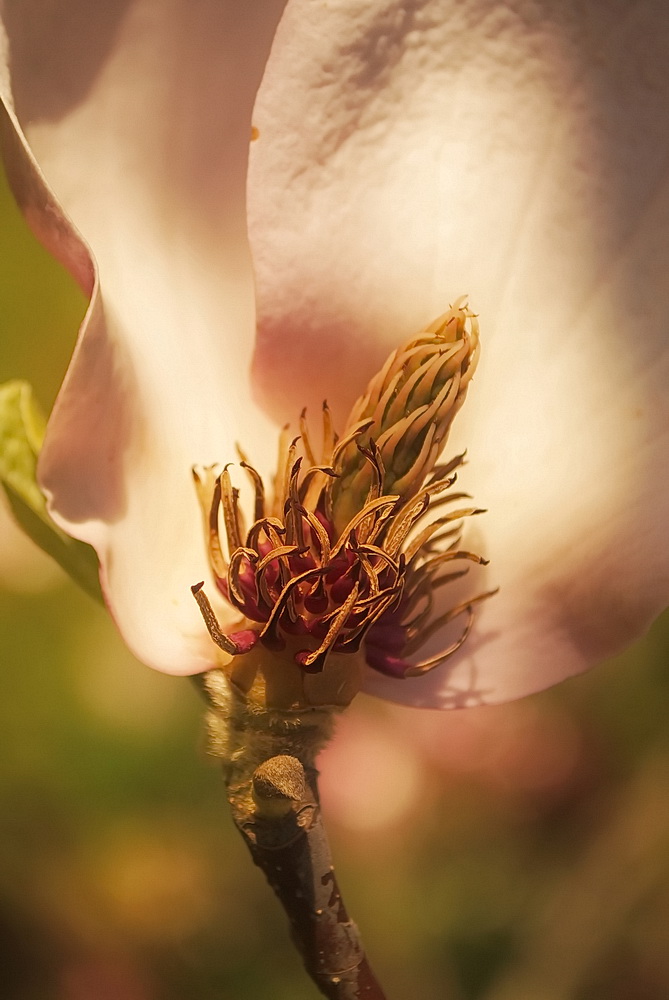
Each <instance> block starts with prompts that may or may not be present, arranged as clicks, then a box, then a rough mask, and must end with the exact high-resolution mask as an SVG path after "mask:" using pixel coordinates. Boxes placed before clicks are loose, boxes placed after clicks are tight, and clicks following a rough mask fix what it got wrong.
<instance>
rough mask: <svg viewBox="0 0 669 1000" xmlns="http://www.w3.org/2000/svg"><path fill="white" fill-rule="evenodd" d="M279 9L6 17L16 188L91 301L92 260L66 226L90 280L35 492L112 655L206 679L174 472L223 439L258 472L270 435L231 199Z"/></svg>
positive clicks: (167, 8)
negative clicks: (120, 641) (94, 566)
mask: <svg viewBox="0 0 669 1000" xmlns="http://www.w3.org/2000/svg"><path fill="white" fill-rule="evenodd" d="M282 7H283V3H282V0H269V2H265V3H262V4H248V5H240V4H239V3H237V2H234V0H199V2H196V3H190V2H186V0H166V2H161V3H153V2H151V0H117V2H105V3H100V4H96V3H88V2H85V0H68V2H62V3H59V4H56V5H47V7H45V5H44V4H42V3H38V2H30V0H21V2H20V3H11V2H8V3H7V4H6V5H5V6H4V7H3V15H2V17H3V22H4V29H5V32H6V39H5V43H4V44H3V45H2V46H0V52H4V53H5V57H6V59H7V61H8V63H9V66H10V69H11V80H10V77H9V75H8V74H7V71H6V67H3V69H2V70H1V71H0V87H1V88H2V91H1V92H2V94H3V96H4V98H5V103H6V104H7V106H8V107H9V108H11V107H12V105H13V109H14V111H13V113H12V112H9V113H8V114H5V115H3V116H2V122H3V133H4V137H5V144H6V147H7V160H8V167H9V171H10V174H11V176H12V181H13V186H14V188H15V190H16V192H17V196H18V198H19V200H20V202H21V204H22V207H23V209H24V211H25V213H26V216H27V218H28V221H29V222H30V223H31V225H32V226H33V228H34V229H35V231H36V232H37V234H38V235H39V236H40V238H41V239H42V240H43V241H44V242H45V243H46V245H47V246H48V247H49V249H50V250H51V251H52V252H54V253H55V254H56V256H59V257H60V259H61V260H63V262H64V263H65V264H66V265H67V266H68V267H69V268H70V269H71V270H72V271H73V273H75V274H76V275H77V277H78V278H79V280H80V281H81V282H82V284H83V285H84V287H86V288H87V290H88V291H91V290H92V289H91V281H92V275H93V271H92V267H91V261H90V257H89V254H88V251H87V250H86V247H85V245H84V244H83V242H82V239H81V238H79V237H78V236H77V234H76V232H74V231H73V228H72V225H71V224H70V222H68V219H67V218H66V217H65V215H66V216H67V217H69V220H70V221H71V223H72V224H73V225H74V227H76V229H77V230H78V231H79V232H80V233H81V234H82V236H83V239H85V240H86V243H87V244H88V246H90V248H91V250H92V254H93V255H94V258H95V261H96V264H97V269H98V273H99V276H100V288H99V289H98V288H96V289H95V291H94V292H93V298H92V301H91V308H90V310H89V315H88V318H87V321H86V324H85V328H84V330H83V331H82V336H81V339H80V342H79V344H78V347H77V350H76V353H75V357H74V360H73V363H72V365H71V367H70V370H69V372H68V376H67V379H66V382H65V385H64V387H63V390H62V392H61V394H60V396H59V399H58V401H57V404H56V408H55V411H54V414H53V417H52V419H51V422H50V426H49V432H48V436H47V442H46V445H45V451H44V454H43V457H42V462H41V476H42V481H43V484H44V486H45V488H46V489H47V491H48V492H49V493H50V494H51V502H52V511H53V513H54V516H55V517H56V518H57V519H58V521H59V523H60V524H62V525H63V527H64V528H65V529H66V530H67V531H69V532H70V533H71V534H72V535H74V536H76V537H78V538H82V539H84V540H85V541H88V542H90V543H91V544H93V545H94V546H95V547H96V549H97V551H98V554H99V556H100V559H101V562H102V570H103V573H102V575H103V584H104V586H105V590H106V593H107V597H108V599H109V602H110V607H111V610H112V612H113V614H114V615H115V617H116V619H117V622H118V624H119V626H120V628H121V631H122V632H123V634H124V637H125V639H126V641H127V642H128V644H129V645H130V646H131V648H132V649H133V651H134V652H135V653H136V654H137V655H138V656H139V657H140V658H141V659H143V660H144V661H145V662H147V663H150V664H151V665H153V666H155V667H158V668H159V669H163V670H166V671H170V672H175V673H191V672H194V671H197V670H201V669H205V668H206V667H207V666H209V665H211V663H212V661H213V654H214V652H215V647H213V645H212V643H211V641H210V640H209V638H208V636H207V635H206V633H205V631H204V627H203V624H202V621H201V619H200V616H199V612H198V610H197V607H196V605H195V602H194V601H193V598H192V596H191V594H190V592H189V587H190V585H191V584H193V583H197V582H198V580H201V579H203V578H204V577H205V576H206V573H207V563H206V559H205V554H204V547H203V540H202V529H201V523H200V513H199V510H198V507H197V504H196V501H195V495H194V492H193V488H192V483H191V478H190V475H191V474H190V468H191V466H192V465H193V464H194V463H203V464H211V463H214V462H225V461H228V460H230V459H231V458H234V441H235V439H236V438H240V439H241V438H242V437H243V440H244V443H245V446H246V447H247V448H248V450H249V451H251V452H252V453H254V448H256V449H257V448H259V447H260V446H261V445H262V437H263V429H264V428H265V426H266V423H265V422H264V420H263V419H262V418H261V416H260V415H259V413H258V412H257V410H256V409H255V408H254V405H253V403H252V401H251V398H250V391H249V385H248V381H249V380H248V377H247V366H248V363H249V358H250V351H251V345H252V337H253V289H252V275H251V269H250V261H249V255H248V248H247V242H246V219H245V204H244V186H245V179H246V161H247V156H248V145H249V139H250V134H251V111H252V104H253V100H254V97H255V92H256V90H257V86H258V83H259V80H260V77H261V74H262V71H263V67H264V64H265V60H266V57H267V52H268V50H269V45H270V43H271V39H272V35H273V32H274V28H275V25H276V21H277V19H278V17H279V15H280V13H281V9H282ZM10 82H11V93H10V92H9V89H8V88H9V85H10ZM19 126H20V127H21V128H22V129H23V130H24V132H25V134H26V136H27V139H28V142H29V144H30V148H31V150H32V153H33V154H34V157H35V159H36V161H37V162H38V163H39V165H40V167H41V168H42V170H43V172H44V176H45V178H46V182H48V184H49V185H50V187H51V189H52V191H53V193H54V196H55V197H50V196H49V193H48V189H47V188H46V186H45V183H44V180H43V179H42V178H41V177H40V175H39V173H38V171H37V168H36V166H35V162H33V161H32V160H31V158H30V154H29V152H28V150H27V149H25V148H24V147H23V146H22V137H21V134H20V131H19ZM63 212H64V213H65V215H64V214H63ZM100 289H101V290H100Z"/></svg>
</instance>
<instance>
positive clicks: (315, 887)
mask: <svg viewBox="0 0 669 1000" xmlns="http://www.w3.org/2000/svg"><path fill="white" fill-rule="evenodd" d="M267 770H273V771H274V775H273V777H272V778H271V779H270V780H269V781H267V779H266V777H265V773H261V774H260V775H259V772H261V768H258V770H257V771H256V772H255V775H254V785H255V788H254V793H255V794H254V796H253V798H254V800H255V802H256V809H255V810H254V811H253V813H252V814H249V813H248V812H247V811H246V810H244V809H243V808H242V809H241V810H240V809H239V808H238V806H239V802H240V798H239V797H238V796H236V795H233V796H231V806H232V811H233V816H234V819H235V823H236V825H237V827H238V829H239V831H240V833H241V834H242V837H243V838H244V840H245V841H246V844H247V846H248V848H249V850H250V852H251V857H252V858H253V860H254V862H255V864H256V865H258V867H259V868H261V869H262V871H263V872H264V873H265V876H266V877H267V881H268V882H269V884H270V885H271V887H272V888H273V889H274V892H275V893H276V895H277V897H278V898H279V900H280V902H281V904H282V906H283V908H284V910H285V911H286V915H287V916H288V919H289V921H290V926H291V933H292V938H293V942H294V943H295V945H296V947H297V948H298V950H299V951H300V953H301V955H302V958H303V961H304V965H305V968H306V970H307V972H308V973H309V975H310V976H311V978H312V979H313V981H314V982H315V984H316V985H317V987H318V989H319V990H320V992H321V993H322V994H323V996H325V997H329V998H331V1000H385V994H384V993H383V990H382V989H381V987H380V985H379V983H378V982H377V980H376V978H375V977H374V973H373V972H372V970H371V969H370V967H369V964H368V962H367V958H366V957H365V953H364V950H363V947H362V942H361V940H360V934H359V932H358V928H357V927H356V925H355V923H354V922H353V921H352V920H351V919H350V918H349V916H348V913H347V911H346V907H345V906H344V902H343V900H342V897H341V894H340V892H339V886H338V884H337V878H336V875H335V871H334V866H333V864H332V855H331V852H330V845H329V843H328V839H327V835H326V833H325V828H324V825H323V822H322V818H321V811H320V806H319V804H318V791H317V785H316V771H315V770H314V769H311V768H310V769H309V770H308V771H307V772H305V769H304V768H303V765H302V763H301V762H300V761H299V760H298V759H297V758H296V757H291V756H288V755H281V756H277V757H274V758H271V759H270V760H269V761H267V762H265V765H263V768H262V771H263V772H266V771H267ZM305 776H306V780H305ZM259 777H260V779H261V780H260V781H259V780H258V779H259ZM259 784H262V785H263V790H262V792H263V793H264V794H263V793H261V794H258V785H259ZM291 785H292V786H293V787H295V786H298V787H299V786H300V785H301V786H302V790H303V791H302V795H301V796H300V799H299V800H297V801H295V800H293V801H292V802H291V804H290V806H289V807H288V808H287V810H286V811H285V812H283V814H281V812H278V811H277V803H278V802H280V801H281V799H282V798H283V800H284V801H287V799H288V796H286V797H283V796H282V786H284V787H285V786H291Z"/></svg>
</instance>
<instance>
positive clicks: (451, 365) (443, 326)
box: [332, 299, 479, 530]
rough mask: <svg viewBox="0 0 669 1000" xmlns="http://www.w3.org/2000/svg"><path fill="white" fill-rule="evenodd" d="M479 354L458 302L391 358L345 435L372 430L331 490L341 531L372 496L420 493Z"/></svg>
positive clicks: (349, 454)
mask: <svg viewBox="0 0 669 1000" xmlns="http://www.w3.org/2000/svg"><path fill="white" fill-rule="evenodd" d="M478 348H479V328H478V321H477V319H476V317H475V316H474V315H473V314H472V313H471V312H470V311H469V309H468V308H467V305H466V303H465V301H464V300H462V299H460V300H458V301H457V302H456V303H455V304H454V305H453V306H452V307H451V309H450V310H449V311H448V312H447V313H444V315H443V316H440V317H439V319H437V320H435V321H434V323H432V324H431V325H430V326H428V327H427V328H426V329H425V330H423V331H421V333H419V334H418V335H417V336H416V337H414V338H413V339H412V340H410V341H408V342H407V343H406V344H404V345H403V346H402V347H400V348H398V349H397V350H396V351H394V352H393V354H391V356H390V357H389V359H388V361H387V362H386V364H385V365H384V367H383V368H382V370H381V371H380V372H379V373H378V375H376V376H375V377H374V378H373V379H372V381H371V382H370V384H369V386H368V387H367V391H366V392H365V394H364V395H363V396H361V397H360V399H358V401H357V402H356V403H355V405H354V406H353V409H352V410H351V413H350V416H349V418H348V422H347V428H350V427H352V426H353V425H354V424H357V423H359V422H360V421H364V420H371V424H370V426H369V427H368V428H367V429H366V430H365V432H364V433H363V434H361V435H360V436H359V437H358V438H357V440H356V441H354V442H352V443H351V444H349V445H348V447H347V448H346V449H345V450H344V451H343V453H342V455H341V456H340V460H339V463H338V467H337V472H338V473H339V478H338V479H337V481H336V482H335V483H334V485H333V489H332V512H333V517H334V521H335V526H336V527H337V528H338V529H339V530H341V529H342V528H343V527H344V526H345V525H346V524H347V523H348V522H349V520H350V519H351V517H353V516H354V514H355V513H356V512H357V511H359V510H360V509H361V508H362V507H363V506H364V504H365V501H366V499H367V497H368V496H369V494H370V491H372V494H374V493H376V494H377V495H393V494H398V495H399V496H401V497H402V498H409V497H411V496H414V495H415V494H417V493H418V492H419V491H420V489H421V487H422V485H423V483H424V482H425V480H426V478H427V477H428V476H429V475H430V473H431V472H432V470H433V469H434V466H435V464H436V462H437V460H438V458H439V455H440V454H441V452H442V450H443V447H444V445H445V443H446V438H447V437H448V432H449V430H450V427H451V424H452V422H453V419H454V418H455V415H456V413H457V412H458V411H459V409H460V407H461V406H462V404H463V403H464V400H465V396H466V394H467V388H468V385H469V382H470V380H471V377H472V375H473V374H474V371H475V369H476V363H477V360H478V353H479V350H478ZM345 433H346V432H345Z"/></svg>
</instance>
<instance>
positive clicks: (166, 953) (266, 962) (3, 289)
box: [0, 181, 669, 1000]
mask: <svg viewBox="0 0 669 1000" xmlns="http://www.w3.org/2000/svg"><path fill="white" fill-rule="evenodd" d="M83 308H84V303H83V300H82V299H81V296H80V295H79V294H78V292H77V290H76V289H75V287H74V286H73V284H72V282H71V281H70V280H69V279H68V277H67V276H66V275H64V274H63V273H62V271H61V270H60V269H59V268H58V267H57V266H56V265H55V264H54V263H53V261H51V260H50V259H49V258H48V256H47V255H46V254H45V252H44V251H42V249H41V248H40V247H39V246H38V245H37V244H36V243H35V241H34V240H33V238H32V237H31V235H30V233H29V232H28V231H27V229H26V227H25V225H24V223H23V221H22V219H21V217H20V215H19V213H18V212H17V210H16V209H15V208H14V206H13V203H12V202H11V199H10V197H9V195H8V192H7V189H6V186H5V184H4V181H3V182H2V185H0V317H1V319H0V323H1V340H0V343H1V349H0V380H5V379H9V378H13V377H17V376H21V377H25V378H27V379H29V380H30V381H31V382H32V383H33V384H34V386H35V388H36V390H37V394H38V396H39V398H40V399H41V401H42V403H43V405H44V406H45V407H46V408H47V409H48V408H49V407H50V405H51V404H52V402H53V399H54V397H55V393H56V391H57V388H58V385H59V382H60V380H61V378H62V375H63V372H64V370H65V367H66V364H67V360H68V357H69V355H70V352H71V349H72V345H73V341H74V331H75V330H76V328H77V326H78V323H79V321H80V319H81V316H82V313H83ZM668 649H669V617H666V616H665V618H664V620H661V621H660V622H659V623H658V624H657V625H656V626H655V628H654V629H653V630H652V632H651V634H650V635H649V636H648V637H647V638H645V639H643V640H642V641H640V642H639V643H638V644H637V645H636V646H635V647H634V648H633V649H631V650H630V651H629V652H627V653H626V654H625V655H623V656H621V657H619V658H618V659H616V660H615V661H613V662H611V663H608V664H605V665H603V666H601V667H599V668H598V669H597V670H595V671H593V672H592V673H590V674H589V675H587V676H585V677H582V678H578V679H576V680H572V681H569V682H567V683H565V684H564V685H562V686H561V687H559V688H557V689H555V690H553V691H550V692H546V693H545V694H542V695H540V696H537V697H533V698H529V699H526V700H525V701H522V702H518V703H515V704H511V705H508V706H502V707H499V708H490V709H475V710H470V711H467V712H460V713H444V714H439V713H434V712H417V711H411V710H408V709H406V710H402V709H398V708H393V707H390V706H385V705H383V704H381V703H377V702H374V701H373V700H371V699H365V698H363V697H361V698H359V699H358V700H357V701H356V703H355V704H354V706H353V707H352V709H351V710H350V711H349V713H347V715H346V716H345V717H344V718H343V719H342V723H341V726H340V730H339V733H338V736H337V738H336V740H335V742H334V744H333V745H332V747H331V748H330V749H329V750H328V751H327V752H326V754H325V755H324V758H323V798H324V804H325V811H326V818H327V822H328V825H329V829H330V833H331V838H332V841H333V849H334V852H335V857H336V860H337V863H338V869H339V875H340V882H341V884H342V887H343V890H344V894H345V897H346V899H347V901H348V903H349V908H350V910H351V911H352V913H353V915H354V916H355V918H356V920H357V921H358V923H359V925H360V926H361V929H362V932H363V937H364V940H365V942H366V945H367V949H368V952H369V955H370V958H371V961H372V964H373V966H374V967H375V969H376V970H377V972H378V975H379V977H380V979H381V981H382V982H383V983H384V985H385V986H386V989H387V993H388V1000H403V998H407V997H420V998H421V1000H444V998H452V1000H478V998H485V1000H526V998H527V1000H664V998H666V997H669V947H667V945H668V943H669V932H668V928H669V727H668V726H667V723H666V717H667V709H668V708H669V674H668V671H667V669H666V660H667V650H668ZM0 665H1V669H0V686H1V690H0V997H2V998H3V1000H5V998H6V1000H251V998H252V1000H315V998H316V991H315V989H314V987H312V986H311V984H310V982H309V981H308V980H307V978H306V976H305V975H304V973H303V972H302V969H301V966H300V963H299V960H298V958H297V956H296V955H295V953H294V952H293V949H292V946H291V944H290V942H289V939H288V933H287V929H286V926H285V923H284V918H283V915H282V913H281V912H280V911H279V908H278V905H277V904H275V902H274V899H273V898H272V896H271V894H270V892H269V890H268V889H267V887H266V885H265V884H264V881H263V878H262V876H261V875H260V873H258V872H257V871H256V870H255V869H253V867H252V865H251V862H250V860H249V858H248V857H247V856H246V850H245V847H244V845H243V844H242V842H241V840H240V839H239V837H238V836H237V834H236V833H235V831H234V830H233V828H232V823H231V821H230V819H229V817H228V812H227V804H226V801H225V795H224V791H223V787H222V782H221V779H220V777H219V775H218V773H217V769H216V766H215V765H214V764H211V763H210V762H209V761H208V760H207V759H206V756H205V753H204V750H203V747H202V743H203V741H202V726H201V714H202V711H201V704H200V702H199V700H198V697H197V695H196V694H195V692H194V690H193V689H192V687H191V685H190V684H189V683H188V681H187V680H184V679H176V678H170V677H166V676H162V675H160V674H157V673H154V672H152V671H150V670H149V669H147V668H146V667H144V666H142V665H140V664H138V663H137V662H135V661H134V660H133V659H132V657H131V656H130V654H129V653H128V652H127V651H126V650H125V649H124V647H123V644H122V643H121V641H120V639H119V638H118V636H117V635H116V633H115V631H114V629H113V627H112V625H111V623H110V621H109V620H108V619H107V617H106V616H105V614H104V612H103V611H102V610H101V609H100V608H98V607H97V606H95V605H94V604H93V603H92V602H91V601H90V600H89V599H88V598H87V597H85V596H84V595H83V594H82V593H80V592H79V591H78V590H77V589H76V588H75V586H74V585H73V584H71V583H70V582H69V581H68V580H67V579H65V578H64V576H63V575H62V574H61V572H60V571H59V570H58V569H57V568H56V567H55V566H53V565H51V564H50V563H49V561H48V560H47V559H46V557H43V556H42V555H41V554H40V553H39V552H37V551H36V550H35V549H34V548H33V546H32V545H31V544H30V543H29V542H27V541H26V540H25V539H23V538H22V536H21V535H20V534H19V533H18V532H16V531H13V530H12V529H11V526H10V525H9V523H8V521H7V515H6V512H4V511H0Z"/></svg>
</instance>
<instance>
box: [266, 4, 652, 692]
mask: <svg viewBox="0 0 669 1000" xmlns="http://www.w3.org/2000/svg"><path fill="white" fill-rule="evenodd" d="M667 67H669V8H667V6H666V4H665V3H664V2H663V0H648V2H638V3H630V2H628V0H619V2H615V0H614V2H612V3H608V4H581V3H571V2H567V3H564V4H549V3H546V2H543V0H534V2H530V3H516V2H514V3H498V2H493V0H464V2H462V3H458V4H445V3H442V2H440V0H424V2H417V3H413V4H411V5H406V4H397V3H392V2H377V3H368V4H360V3H357V2H355V0H339V2H334V3H330V4H328V5H327V6H324V5H315V4H312V3H309V2H307V0H291V2H290V3H289V5H288V7H287V10H286V13H285V15H284V18H283V20H282V22H281V24H280V26H279V30H278V33H277V38H276V40H275V44H274V48H273V51H272V56H271V58H270V61H269V64H268V68H267V71H266V75H265V78H264V81H263V86H262V88H261V91H260V94H259V100H258V103H257V106H256V112H255V116H254V121H255V123H256V125H257V126H258V128H259V130H260V139H259V141H258V143H257V144H256V145H255V147H254V149H253V152H252V157H251V165H250V179H249V211H250V225H251V244H252V249H253V253H254V260H255V264H256V269H257V283H258V294H259V321H260V333H259V341H258V346H257V354H256V358H255V377H256V381H257V385H258V387H259V389H260V391H261V393H262V396H263V398H264V400H265V403H266V406H267V408H268V410H269V411H270V412H271V413H272V414H273V415H274V416H275V417H277V418H279V419H284V417H285V416H286V415H288V414H289V413H291V414H292V412H293V411H294V409H295V402H294V400H295V398H299V399H300V402H305V403H310V404H311V405H317V403H318V401H319V400H320V399H321V398H322V397H323V396H327V397H328V399H329V400H330V401H331V402H332V403H336V404H337V407H338V413H339V417H340V420H341V416H342V414H343V413H344V412H345V410H346V407H347V406H348V405H349V404H350V402H351V401H352V399H353V397H354V396H355V395H356V394H358V393H359V392H360V391H361V390H362V388H363V387H364V384H365V382H366V380H367V378H369V376H370V375H371V374H372V373H373V372H374V370H375V369H376V367H377V366H378V365H379V363H380V362H382V360H383V358H384V356H385V354H386V353H387V352H388V350H389V348H390V347H391V346H395V345H396V344H397V343H399V342H401V341H402V340H403V339H405V338H406V337H407V336H408V335H410V334H411V333H412V332H413V331H414V330H418V329H420V328H421V326H422V325H423V324H424V323H426V322H428V321H430V320H431V319H433V318H434V317H435V316H437V315H438V314H439V313H440V312H442V311H443V309H444V308H445V307H446V305H447V303H448V302H449V301H452V300H453V299H455V298H456V297H457V296H459V295H461V294H462V293H468V294H469V296H470V297H471V302H472V304H473V306H474V307H475V308H476V310H477V311H478V312H479V313H480V321H481V331H482V344H483V352H482V362H481V365H480V368H479V371H478V372H477V375H476V377H475V379H474V383H473V385H472V388H471V390H470V394H469V397H468V400H467V403H466V405H465V407H464V410H463V411H462V413H461V414H460V416H459V417H458V420H457V421H456V425H455V431H454V434H453V436H452V438H451V441H450V443H449V452H452V453H454V454H455V453H457V452H458V451H459V450H461V449H462V448H463V447H467V449H468V458H469V465H468V466H467V468H466V469H465V470H464V471H463V473H462V475H461V477H460V485H461V486H463V487H464V488H465V489H469V491H470V492H472V493H473V494H474V496H475V497H476V501H477V503H480V504H481V505H482V506H485V507H487V508H489V513H488V514H486V515H484V516H483V517H482V518H480V519H477V522H476V525H475V526H474V525H472V527H471V528H468V532H467V534H466V535H465V542H466V545H467V547H469V548H473V549H475V550H476V551H479V552H483V554H484V555H486V556H487V557H489V558H490V560H491V565H490V567H489V569H488V570H487V571H486V577H485V579H484V580H483V581H481V582H480V589H481V590H483V589H488V588H489V587H490V586H491V585H497V584H499V586H500V588H501V589H500V593H499V594H498V595H497V596H495V597H493V598H492V599H491V600H489V601H487V602H486V603H485V604H484V605H482V606H481V608H480V610H479V612H478V617H477V622H476V625H475V628H474V632H473V634H472V636H471V637H470V639H469V640H468V641H467V643H466V644H465V645H464V647H463V648H462V650H461V652H460V653H458V654H457V657H456V658H455V659H453V660H452V661H450V662H449V664H447V665H446V666H444V667H441V668H439V669H437V670H435V671H434V672H433V673H432V674H430V675H427V676H425V677H422V678H416V679H411V680H405V681H399V680H397V681H396V680H394V679H392V678H387V677H383V676H382V675H381V674H378V673H373V672H371V671H370V673H369V676H368V679H367V690H369V691H371V692H373V693H375V694H378V695H381V696H383V697H386V698H389V699H392V700H397V701H405V702H409V703H412V704H417V705H430V706H437V707H448V706H451V705H460V704H467V703H476V702H478V701H483V702H493V701H499V700H504V699H508V698H513V697H517V696H520V695H522V694H525V693H528V692H531V691H535V690H537V689H540V688H542V687H545V686H547V685H549V684H551V683H554V682H556V681H559V680H561V679H562V678H564V677H566V676H568V675H570V674H574V673H576V672H578V671H580V670H583V669H584V668H586V667H588V666H590V665H592V664H593V663H595V662H596V661H597V660H599V659H601V658H602V657H605V656H607V655H608V654H611V653H613V652H615V651H616V650H618V649H620V648H621V647H622V646H624V645H625V644H626V643H628V642H629V641H630V640H632V639H633V638H634V637H635V636H637V635H639V634H640V633H641V632H643V631H644V630H645V629H646V628H647V627H648V625H649V624H650V622H651V621H652V620H653V618H654V617H655V616H656V615H657V614H658V613H659V611H660V610H661V609H662V608H663V607H665V606H666V604H667V602H668V598H669V534H668V533H667V531H666V522H667V516H668V514H669V468H668V464H669V394H668V393H667V389H666V386H667V385H668V384H669V336H668V330H667V326H668V323H669V320H668V319H667V317H668V316H669V281H667V267H668V265H669V112H668V110H667V109H668V108H669V71H668V69H667ZM305 358H308V359H310V364H311V369H310V371H309V377H308V378H306V377H305V360H304V359H305ZM474 592H475V591H474ZM441 638H442V640H443V642H442V644H443V646H447V645H448V637H441ZM433 651H434V650H433Z"/></svg>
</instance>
